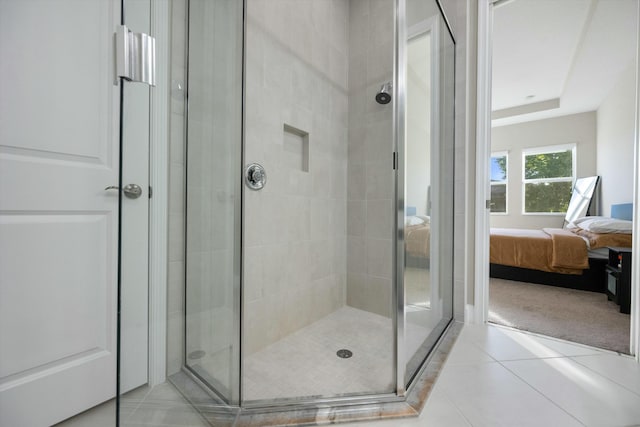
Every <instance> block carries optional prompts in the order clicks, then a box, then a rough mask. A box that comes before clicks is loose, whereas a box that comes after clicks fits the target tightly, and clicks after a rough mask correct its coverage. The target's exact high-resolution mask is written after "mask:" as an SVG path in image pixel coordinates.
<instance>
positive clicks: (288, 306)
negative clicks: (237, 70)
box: [244, 0, 349, 355]
mask: <svg viewBox="0 0 640 427" xmlns="http://www.w3.org/2000/svg"><path fill="white" fill-rule="evenodd" d="M348 6H349V2H347V1H344V0H321V1H297V0H268V1H266V0H248V2H247V7H248V8H247V19H248V21H247V40H246V104H245V105H246V111H245V114H246V116H245V120H246V122H245V131H246V134H245V154H244V160H245V163H251V162H257V163H260V164H262V165H263V166H264V167H265V169H266V172H267V177H268V179H267V184H266V186H265V188H264V189H263V190H261V191H251V190H247V191H246V192H245V199H244V200H245V210H244V212H245V218H244V221H245V222H244V231H245V234H244V320H245V323H244V325H245V327H244V331H245V341H244V344H245V347H244V350H245V355H249V354H251V353H253V352H255V351H257V350H259V349H261V348H263V347H265V346H267V345H268V344H270V343H273V342H275V341H277V340H278V339H280V338H282V337H284V336H286V335H288V334H290V333H292V332H294V331H296V330H298V329H300V328H302V327H304V326H306V325H308V324H310V323H312V322H314V321H316V320H318V319H320V318H321V317H323V316H325V315H327V314H329V313H331V312H332V311H334V310H336V309H337V308H339V307H341V306H343V305H344V304H345V298H346V296H345V294H346V290H345V289H346V268H347V267H346V217H347V134H348V128H347V123H348V92H347V80H348V53H349V52H348V47H349V46H348V42H347V40H348V17H349V7H348ZM285 125H288V126H290V127H293V128H295V129H297V130H299V131H302V133H308V156H309V161H308V171H304V170H303V168H302V167H301V166H300V165H302V164H303V162H302V161H301V160H300V159H299V157H300V156H301V155H302V154H301V153H303V152H304V150H301V149H300V147H293V148H292V147H291V145H290V144H293V145H295V144H296V136H295V135H292V134H289V135H287V141H288V142H287V144H284V143H283V141H284V140H285V134H284V126H285ZM299 139H300V138H299ZM296 156H297V157H296ZM298 160H300V161H298Z"/></svg>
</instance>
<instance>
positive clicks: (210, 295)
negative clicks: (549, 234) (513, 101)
mask: <svg viewBox="0 0 640 427" xmlns="http://www.w3.org/2000/svg"><path fill="white" fill-rule="evenodd" d="M184 5H185V11H184V15H185V17H186V18H185V19H186V21H187V23H188V25H187V27H188V32H187V33H186V34H187V37H186V40H187V43H186V51H185V55H184V58H186V59H187V60H188V64H187V65H188V67H185V69H186V70H187V79H186V80H187V83H186V86H187V90H188V100H187V104H188V109H187V114H186V119H185V127H186V132H185V133H186V137H185V153H186V154H185V159H186V164H185V176H186V185H185V201H186V207H185V210H186V213H185V223H186V224H185V230H186V231H185V237H184V238H185V241H184V243H183V244H184V248H185V249H184V254H185V255H184V258H185V261H184V262H185V266H184V269H185V275H184V312H183V313H182V314H183V317H182V318H181V319H177V320H176V325H178V326H177V327H172V325H170V326H169V330H170V336H169V341H170V342H171V343H181V344H182V346H183V347H182V348H181V351H180V353H179V354H181V358H182V359H181V360H182V363H178V364H173V365H172V366H171V367H170V372H169V374H170V379H171V381H172V382H173V383H174V384H175V385H176V386H177V387H178V388H180V389H181V391H182V392H183V393H184V394H185V396H187V397H188V398H189V399H190V400H191V402H192V403H193V404H194V405H195V406H196V407H197V408H198V409H199V410H200V411H201V412H202V413H203V414H204V415H205V418H207V419H210V420H211V421H212V423H214V424H215V422H220V418H216V417H222V418H224V417H225V416H228V417H232V418H233V417H239V418H233V419H234V420H241V419H243V418H242V417H243V416H245V415H246V417H248V418H246V419H244V420H245V421H246V425H251V423H254V425H269V423H270V422H269V415H265V414H267V413H269V414H274V413H278V414H280V415H282V416H290V417H292V418H288V422H291V423H295V422H302V420H301V419H300V418H296V417H300V416H301V414H306V415H305V416H307V415H309V416H311V415H310V414H312V413H314V414H315V415H314V416H313V418H312V419H319V418H315V416H317V415H318V414H317V410H318V408H320V407H324V408H326V407H327V406H329V407H332V408H338V409H336V411H338V412H332V413H339V412H340V411H343V412H340V413H342V414H343V416H345V417H350V419H354V418H353V417H356V418H357V417H358V416H361V417H364V418H370V417H375V415H372V413H371V412H368V410H367V411H365V410H363V408H365V406H362V405H367V406H366V408H369V409H370V410H371V411H373V414H380V413H387V414H390V415H393V414H394V413H395V415H401V414H402V411H401V410H399V409H398V408H400V406H397V405H409V404H410V403H407V402H410V401H412V400H411V399H407V396H408V394H410V393H412V392H414V390H415V387H422V385H419V386H415V384H418V383H420V384H423V383H422V382H417V381H415V379H416V378H418V377H419V376H420V375H423V372H424V371H425V370H424V368H425V366H426V361H427V360H428V359H429V357H430V355H431V354H433V350H434V348H435V344H436V342H437V341H438V339H439V338H440V337H441V336H442V335H443V333H444V331H445V330H446V329H447V327H448V325H449V324H450V322H451V320H452V313H453V303H452V301H453V300H452V298H453V297H452V292H453V291H452V289H453V268H452V260H453V218H454V215H453V213H454V212H453V183H454V179H453V160H454V157H453V155H454V140H453V116H454V114H453V82H454V78H453V77H454V67H453V61H454V55H453V52H454V43H453V40H452V38H451V35H450V32H449V29H448V27H447V24H446V21H445V20H444V19H443V17H442V15H441V13H440V10H439V7H438V5H437V3H436V1H435V0H397V1H394V0H358V1H356V0H342V1H325V0H311V1H305V2H302V1H293V2H292V1H286V0H246V1H245V2H236V1H229V0H190V1H188V2H185V3H184ZM381 87H383V89H384V92H385V100H384V101H385V102H384V103H380V102H378V101H377V98H379V97H380V96H379V93H380V92H381ZM389 98H390V100H389ZM387 100H389V101H388V102H387ZM414 126H418V127H419V129H414V128H413V127H414ZM408 138H411V141H408ZM254 163H255V164H259V165H261V166H262V167H263V169H264V171H265V173H266V176H267V177H268V180H267V181H266V184H265V185H264V186H263V187H262V188H261V189H257V190H256V189H250V188H248V187H246V186H245V183H244V181H243V173H244V170H245V167H246V166H247V165H249V164H254ZM427 207H428V208H427ZM405 272H406V274H405ZM407 285H408V286H409V287H410V288H411V289H408V288H407ZM178 322H183V323H178ZM171 334H173V335H171ZM340 350H348V351H349V352H350V354H351V357H348V358H342V357H338V356H337V354H338V353H339V352H340ZM170 351H171V350H170ZM340 354H344V353H340ZM196 355H197V356H198V357H195V356H196ZM423 396H426V394H423ZM371 405H373V406H371ZM389 405H390V406H389ZM394 405H396V406H394ZM339 408H343V409H339ZM371 408H374V409H371ZM394 408H395V409H394ZM290 409H295V410H296V411H302V412H297V415H292V414H291V413H289V412H287V413H286V414H289V415H286V414H285V412H286V411H287V410H290ZM274 411H275V412H274ZM282 411H284V412H282ZM305 411H311V412H305ZM314 411H316V412H314ZM385 411H386V412H385ZM394 411H396V412H394ZM258 413H260V414H262V415H256V414H258ZM356 413H359V414H360V415H358V416H356V415H354V414H356ZM346 414H350V415H346ZM280 415H278V416H280ZM273 416H275V415H273ZM251 417H253V418H251ZM256 417H257V418H256ZM260 417H265V418H260ZM250 418H251V419H250ZM229 419H231V418H229ZM215 420H217V421H215ZM258 420H259V421H258ZM214 421H215V422H214ZM240 424H242V423H240ZM243 425H245V424H243Z"/></svg>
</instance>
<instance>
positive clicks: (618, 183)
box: [596, 60, 635, 216]
mask: <svg viewBox="0 0 640 427" xmlns="http://www.w3.org/2000/svg"><path fill="white" fill-rule="evenodd" d="M634 73H635V60H634V61H632V62H631V63H630V64H629V67H627V69H626V70H625V72H624V73H623V74H622V75H621V77H620V79H619V80H618V83H617V84H616V86H615V87H614V89H613V90H612V91H611V93H610V94H609V96H608V97H607V98H606V99H605V101H604V102H603V103H602V105H600V108H599V109H598V114H597V123H598V144H597V154H598V161H597V168H596V169H597V173H598V175H600V176H601V177H602V181H601V183H600V189H601V192H600V194H601V199H600V202H601V204H600V207H601V209H600V212H601V213H602V214H603V215H606V216H608V215H610V214H611V205H612V204H617V203H630V202H632V201H633V140H634V126H635V124H634V123H635V117H634V116H635V114H634V111H635V75H634Z"/></svg>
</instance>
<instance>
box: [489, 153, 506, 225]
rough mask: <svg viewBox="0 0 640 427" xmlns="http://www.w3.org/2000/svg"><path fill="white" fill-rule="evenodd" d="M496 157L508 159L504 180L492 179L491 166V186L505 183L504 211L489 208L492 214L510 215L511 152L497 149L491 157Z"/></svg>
mask: <svg viewBox="0 0 640 427" xmlns="http://www.w3.org/2000/svg"><path fill="white" fill-rule="evenodd" d="M494 157H504V158H505V159H506V160H507V169H506V171H505V179H504V180H503V181H491V166H489V182H490V185H491V187H493V186H494V185H504V198H505V200H504V203H505V205H504V212H491V209H489V213H490V214H491V215H508V214H509V152H508V151H495V152H492V153H491V158H494ZM489 196H491V192H489Z"/></svg>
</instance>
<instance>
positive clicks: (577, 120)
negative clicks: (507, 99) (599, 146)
mask: <svg viewBox="0 0 640 427" xmlns="http://www.w3.org/2000/svg"><path fill="white" fill-rule="evenodd" d="M572 143H575V144H576V163H577V177H578V178H580V177H585V176H591V175H595V174H596V113H595V112H588V113H580V114H572V115H570V116H563V117H556V118H552V119H545V120H538V121H534V122H528V123H518V124H514V125H509V126H500V127H495V128H493V129H492V131H491V151H493V152H495V151H507V152H508V153H509V157H508V177H507V214H506V215H505V214H492V215H491V227H504V228H532V229H536V228H543V227H561V226H562V222H563V219H564V215H548V214H547V215H530V214H527V215H523V214H522V197H523V195H522V150H523V149H525V148H534V147H544V146H551V145H563V144H572ZM629 182H630V181H629Z"/></svg>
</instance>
